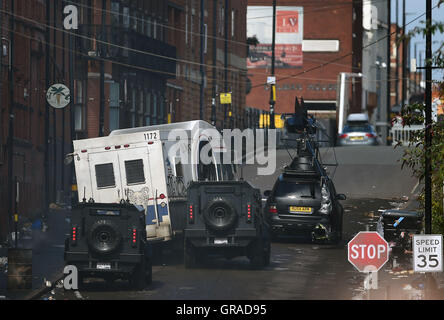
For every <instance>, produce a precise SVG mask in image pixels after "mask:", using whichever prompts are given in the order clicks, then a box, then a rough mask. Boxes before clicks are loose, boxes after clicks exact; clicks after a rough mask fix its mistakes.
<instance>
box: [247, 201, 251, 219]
mask: <svg viewBox="0 0 444 320" xmlns="http://www.w3.org/2000/svg"><path fill="white" fill-rule="evenodd" d="M247 223H251V204H249V205H247Z"/></svg>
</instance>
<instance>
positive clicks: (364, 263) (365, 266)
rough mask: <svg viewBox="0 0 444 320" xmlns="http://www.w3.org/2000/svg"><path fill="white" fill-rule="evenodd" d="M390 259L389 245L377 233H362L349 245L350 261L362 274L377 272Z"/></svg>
mask: <svg viewBox="0 0 444 320" xmlns="http://www.w3.org/2000/svg"><path fill="white" fill-rule="evenodd" d="M388 259H389V245H388V243H387V241H385V239H384V238H383V237H381V235H380V234H379V233H377V232H371V231H361V232H359V233H358V234H357V235H356V236H355V237H354V238H353V239H351V240H350V242H349V243H348V261H350V263H351V264H352V265H353V266H355V268H356V269H358V270H359V271H360V272H375V271H378V270H379V269H381V267H382V266H383V265H384V264H385V263H386V262H387V261H388Z"/></svg>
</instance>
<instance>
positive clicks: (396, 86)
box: [395, 0, 399, 104]
mask: <svg viewBox="0 0 444 320" xmlns="http://www.w3.org/2000/svg"><path fill="white" fill-rule="evenodd" d="M398 20H399V0H396V28H395V29H396V32H395V44H396V70H395V73H396V81H395V84H396V85H395V95H396V99H395V100H396V103H395V104H398V103H399V44H398V41H399V21H398Z"/></svg>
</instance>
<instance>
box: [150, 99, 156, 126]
mask: <svg viewBox="0 0 444 320" xmlns="http://www.w3.org/2000/svg"><path fill="white" fill-rule="evenodd" d="M151 121H152V123H153V124H157V94H155V93H153V117H152V118H151Z"/></svg>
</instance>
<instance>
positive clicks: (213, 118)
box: [211, 0, 217, 126]
mask: <svg viewBox="0 0 444 320" xmlns="http://www.w3.org/2000/svg"><path fill="white" fill-rule="evenodd" d="M216 29H217V0H214V1H213V97H212V99H211V124H212V125H213V126H216V93H217V92H216V86H217V80H216V78H217V73H216V59H217V39H216V36H217V31H216Z"/></svg>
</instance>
